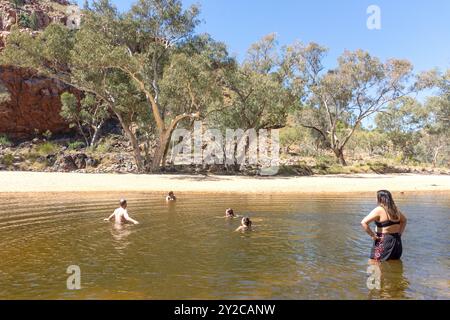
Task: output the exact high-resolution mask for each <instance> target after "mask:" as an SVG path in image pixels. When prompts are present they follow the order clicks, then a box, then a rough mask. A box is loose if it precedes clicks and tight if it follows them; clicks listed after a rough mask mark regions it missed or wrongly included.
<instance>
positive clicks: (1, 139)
mask: <svg viewBox="0 0 450 320" xmlns="http://www.w3.org/2000/svg"><path fill="white" fill-rule="evenodd" d="M11 145H12V143H11V141H10V140H9V139H8V137H7V136H5V135H0V146H4V147H10V146H11Z"/></svg>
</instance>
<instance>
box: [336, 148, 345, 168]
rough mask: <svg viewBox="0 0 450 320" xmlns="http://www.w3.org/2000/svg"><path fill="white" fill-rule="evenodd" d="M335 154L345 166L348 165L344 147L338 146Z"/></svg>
mask: <svg viewBox="0 0 450 320" xmlns="http://www.w3.org/2000/svg"><path fill="white" fill-rule="evenodd" d="M333 151H334V154H335V155H336V158H337V159H338V160H339V163H340V164H341V165H343V166H347V162H346V161H345V157H344V149H343V148H336V149H333Z"/></svg>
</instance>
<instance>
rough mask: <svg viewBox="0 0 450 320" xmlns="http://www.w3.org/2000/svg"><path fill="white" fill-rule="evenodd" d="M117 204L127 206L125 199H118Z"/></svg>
mask: <svg viewBox="0 0 450 320" xmlns="http://www.w3.org/2000/svg"><path fill="white" fill-rule="evenodd" d="M119 203H120V206H121V207H123V206H124V205H126V204H127V200H125V199H120V201H119Z"/></svg>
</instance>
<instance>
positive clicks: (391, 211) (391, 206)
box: [377, 190, 400, 220]
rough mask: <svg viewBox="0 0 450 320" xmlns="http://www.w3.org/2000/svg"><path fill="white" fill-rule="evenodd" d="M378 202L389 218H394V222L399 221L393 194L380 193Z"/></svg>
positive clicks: (383, 191) (385, 191)
mask: <svg viewBox="0 0 450 320" xmlns="http://www.w3.org/2000/svg"><path fill="white" fill-rule="evenodd" d="M377 201H378V205H379V206H380V207H382V208H383V209H384V210H385V211H386V212H387V214H388V215H389V218H392V219H394V220H397V219H399V217H400V215H399V212H398V208H397V205H396V204H395V201H394V198H393V197H392V194H391V193H390V192H389V191H387V190H380V191H378V192H377Z"/></svg>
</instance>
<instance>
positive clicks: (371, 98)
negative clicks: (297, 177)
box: [285, 43, 416, 165]
mask: <svg viewBox="0 0 450 320" xmlns="http://www.w3.org/2000/svg"><path fill="white" fill-rule="evenodd" d="M326 53H327V49H326V48H324V47H322V46H320V45H318V44H315V43H310V44H308V45H304V44H302V43H295V44H294V45H291V46H288V47H287V48H286V49H285V55H286V60H287V61H288V63H287V65H288V66H289V70H291V75H292V83H293V85H294V87H296V88H297V89H296V90H297V92H300V93H301V101H302V103H303V105H304V106H303V108H302V109H301V111H300V112H299V116H298V121H299V123H300V125H302V126H303V127H305V128H309V129H311V130H313V131H315V132H317V133H318V134H320V136H322V138H323V140H324V141H326V142H327V146H328V148H329V149H330V150H331V151H333V153H334V154H335V155H336V158H337V159H338V160H339V162H340V163H341V164H342V165H346V160H345V157H344V149H345V147H346V145H347V143H348V142H349V140H350V139H351V138H352V136H353V134H354V133H355V131H356V130H357V128H358V127H360V126H361V124H362V122H363V120H364V119H367V118H369V117H371V116H372V115H375V114H377V113H379V112H381V111H383V110H385V109H386V107H387V106H388V104H389V103H390V102H393V101H396V100H397V99H399V98H401V97H404V96H407V95H409V94H410V93H412V92H414V91H415V90H416V87H415V81H413V74H412V68H413V67H412V65H411V63H409V62H408V61H406V60H397V59H390V60H387V61H386V62H382V61H380V60H379V59H378V58H376V57H372V56H371V55H370V54H369V53H367V52H365V51H362V50H357V51H354V52H350V51H345V52H344V53H343V54H342V55H341V56H340V57H339V58H338V66H337V67H336V68H335V69H330V70H325V67H324V65H323V60H324V58H325V56H326Z"/></svg>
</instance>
